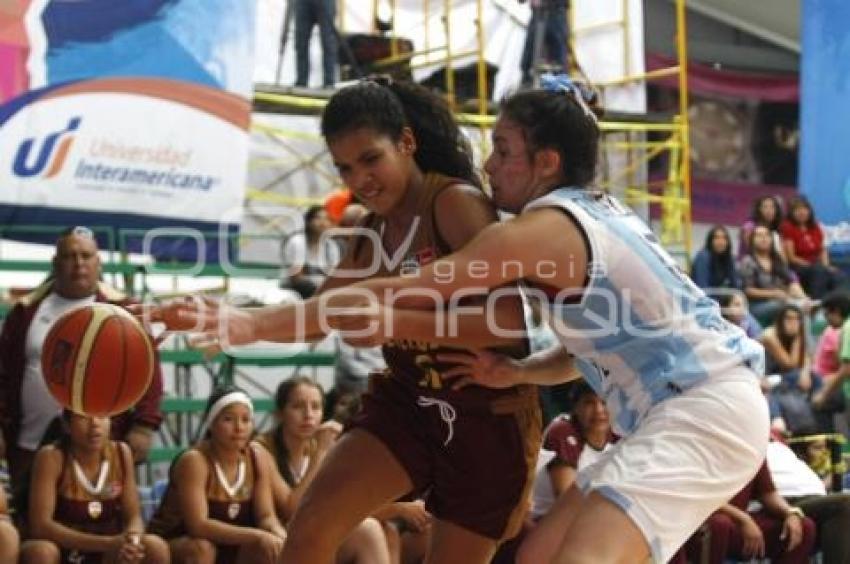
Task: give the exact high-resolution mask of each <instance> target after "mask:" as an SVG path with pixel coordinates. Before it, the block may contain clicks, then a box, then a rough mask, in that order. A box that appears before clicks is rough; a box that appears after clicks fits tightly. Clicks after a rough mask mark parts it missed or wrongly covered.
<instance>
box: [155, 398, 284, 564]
mask: <svg viewBox="0 0 850 564" xmlns="http://www.w3.org/2000/svg"><path fill="white" fill-rule="evenodd" d="M253 432H254V408H253V404H252V403H251V400H250V398H249V397H248V396H247V395H246V394H245V393H244V392H241V391H238V390H235V389H227V388H225V389H222V390H218V391H216V392H214V393H213V394H212V395H211V396H210V399H209V402H208V403H207V409H206V412H205V414H204V423H203V425H202V427H201V431H200V436H201V437H203V438H202V439H201V441H200V442H199V443H198V444H197V445H195V446H194V447H192V448H191V449H189V450H187V451H186V452H185V453H183V454H182V455H181V456H180V457H179V458H178V459H177V460H175V461H174V465H173V466H172V468H171V472H170V474H171V476H170V481H169V484H168V489H167V490H166V492H165V497H164V498H163V500H162V504H161V505H160V507H159V509H158V510H157V512H156V515H154V518H153V519H152V521H151V530H152V531H156V532H157V533H159V534H161V535H162V536H163V537H165V538H167V539H168V540H169V545H170V546H171V551H172V553H173V554H174V560H175V562H192V563H209V564H213V562H215V563H217V564H225V563H232V562H237V563H247V562H252V563H255V564H274V563H275V562H276V561H277V558H278V556H279V555H280V551H281V548H282V547H283V541H284V538H285V537H286V532H285V531H284V530H283V526H282V525H281V524H280V521H278V519H277V517H276V516H275V512H274V506H273V503H272V495H271V485H270V476H269V472H268V470H269V469H270V468H271V467H272V464H273V462H272V461H271V457H270V456H269V454H268V453H267V452H265V451H264V450H263V449H262V448H261V447H259V446H256V447H255V446H252V445H251V444H249V441H250V440H251V435H252V434H253Z"/></svg>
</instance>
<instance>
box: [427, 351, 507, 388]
mask: <svg viewBox="0 0 850 564" xmlns="http://www.w3.org/2000/svg"><path fill="white" fill-rule="evenodd" d="M437 361H438V362H445V363H449V364H454V365H455V366H452V367H451V368H449V369H448V370H444V371H442V372H441V376H442V378H443V380H444V381H446V380H448V381H452V380H453V382H452V389H454V390H459V389H461V388H463V387H465V386H468V385H470V384H475V385H478V386H484V387H485V388H510V387H513V386H516V385H517V384H520V383H522V364H520V362H519V361H518V360H516V359H513V358H511V357H509V356H505V355H503V354H497V353H493V352H490V351H487V350H483V349H481V350H471V351H469V353H443V354H438V355H437Z"/></svg>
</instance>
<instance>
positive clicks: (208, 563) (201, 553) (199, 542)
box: [181, 539, 217, 564]
mask: <svg viewBox="0 0 850 564" xmlns="http://www.w3.org/2000/svg"><path fill="white" fill-rule="evenodd" d="M181 552H182V553H183V555H184V557H183V560H185V561H187V562H193V563H197V564H213V563H214V562H215V557H216V552H217V551H216V549H215V545H214V544H213V543H211V542H210V541H208V540H207V539H190V540H189V541H188V542H186V544H185V545H183V547H182V550H181Z"/></svg>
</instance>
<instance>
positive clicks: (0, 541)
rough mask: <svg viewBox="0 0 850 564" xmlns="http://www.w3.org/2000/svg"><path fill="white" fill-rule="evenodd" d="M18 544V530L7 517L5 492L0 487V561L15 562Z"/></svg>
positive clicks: (7, 508) (7, 507) (7, 509)
mask: <svg viewBox="0 0 850 564" xmlns="http://www.w3.org/2000/svg"><path fill="white" fill-rule="evenodd" d="M19 544H20V539H19V538H18V530H17V529H15V526H14V525H13V524H12V519H11V517H9V506H8V505H7V503H6V493H5V491H4V490H3V488H2V487H0V562H17V561H18V549H19V548H20V546H19Z"/></svg>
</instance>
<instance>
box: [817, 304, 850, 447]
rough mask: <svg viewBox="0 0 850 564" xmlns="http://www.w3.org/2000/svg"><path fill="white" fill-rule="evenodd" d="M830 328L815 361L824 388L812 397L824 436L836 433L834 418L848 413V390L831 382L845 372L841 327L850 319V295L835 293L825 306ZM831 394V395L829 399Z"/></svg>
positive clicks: (827, 329) (818, 348)
mask: <svg viewBox="0 0 850 564" xmlns="http://www.w3.org/2000/svg"><path fill="white" fill-rule="evenodd" d="M821 307H822V309H823V313H824V317H826V322H827V327H826V329H824V332H823V333H822V334H821V337H820V340H819V341H818V345H817V350H816V352H815V359H814V371H815V374H817V375H818V377H819V378H820V379H821V380H822V381H823V383H824V385H823V387H822V388H821V390H820V391H817V392H816V393H815V395H814V396H813V397H812V405H813V407H814V409H815V415H816V416H817V417H818V423H819V425H820V428H821V430H822V431H824V432H833V431H834V430H835V422H834V414H836V413H841V412H843V411H845V401H844V390H843V389H842V388H841V386H833V385H831V384H830V382H831V381H832V380H833V379H834V378H835V377H836V376H838V373H839V372H840V371H841V362H840V359H839V348H840V346H841V326H842V325H843V324H844V322H845V320H847V319H848V318H850V294H848V293H846V292H841V291H837V292H831V293H829V294H827V295H826V297H824V299H823V302H822V304H821ZM827 390H828V395H827Z"/></svg>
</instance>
